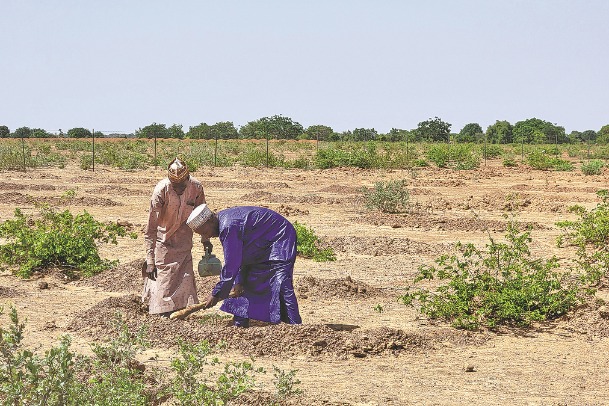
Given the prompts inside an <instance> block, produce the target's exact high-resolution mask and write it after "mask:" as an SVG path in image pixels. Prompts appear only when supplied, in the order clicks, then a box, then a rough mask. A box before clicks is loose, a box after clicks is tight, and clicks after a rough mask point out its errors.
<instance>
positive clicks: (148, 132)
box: [135, 123, 169, 139]
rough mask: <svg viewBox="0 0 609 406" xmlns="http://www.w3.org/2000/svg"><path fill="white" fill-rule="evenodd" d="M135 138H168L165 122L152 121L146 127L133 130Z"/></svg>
mask: <svg viewBox="0 0 609 406" xmlns="http://www.w3.org/2000/svg"><path fill="white" fill-rule="evenodd" d="M135 136H136V137H137V138H149V139H150V138H154V137H157V138H169V131H168V130H167V127H166V126H165V124H157V123H152V124H150V125H147V126H146V127H143V128H140V129H138V130H136V131H135Z"/></svg>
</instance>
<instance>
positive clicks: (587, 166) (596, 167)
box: [581, 159, 605, 175]
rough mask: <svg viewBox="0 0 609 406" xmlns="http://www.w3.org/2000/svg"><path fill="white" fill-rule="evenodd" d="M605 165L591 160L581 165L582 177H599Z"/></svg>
mask: <svg viewBox="0 0 609 406" xmlns="http://www.w3.org/2000/svg"><path fill="white" fill-rule="evenodd" d="M604 166H605V163H604V162H603V161H601V160H599V159H593V160H591V161H588V162H584V163H582V166H581V169H582V172H583V174H584V175H600V174H601V173H603V167H604Z"/></svg>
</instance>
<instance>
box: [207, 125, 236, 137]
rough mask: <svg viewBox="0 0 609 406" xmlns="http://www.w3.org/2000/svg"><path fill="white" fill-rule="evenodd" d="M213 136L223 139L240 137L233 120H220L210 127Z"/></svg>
mask: <svg viewBox="0 0 609 406" xmlns="http://www.w3.org/2000/svg"><path fill="white" fill-rule="evenodd" d="M210 131H211V134H212V137H213V138H216V137H217V138H219V139H222V140H230V139H236V138H238V137H239V132H238V131H237V128H235V125H234V124H233V122H232V121H220V122H217V123H216V124H214V125H212V126H211V127H210Z"/></svg>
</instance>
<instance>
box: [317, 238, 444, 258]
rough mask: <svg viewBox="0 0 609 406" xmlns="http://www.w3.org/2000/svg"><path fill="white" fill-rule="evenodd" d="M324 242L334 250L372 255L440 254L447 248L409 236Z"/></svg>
mask: <svg viewBox="0 0 609 406" xmlns="http://www.w3.org/2000/svg"><path fill="white" fill-rule="evenodd" d="M324 243H325V244H326V245H328V246H330V247H332V249H334V250H336V251H340V252H352V253H356V254H363V255H373V256H380V255H400V254H404V255H424V254H427V255H429V254H440V253H442V252H445V251H446V249H447V248H446V246H445V245H443V244H428V243H424V242H418V241H413V240H411V239H409V238H392V237H356V236H346V237H335V238H329V239H324Z"/></svg>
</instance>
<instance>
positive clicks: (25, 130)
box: [13, 127, 32, 138]
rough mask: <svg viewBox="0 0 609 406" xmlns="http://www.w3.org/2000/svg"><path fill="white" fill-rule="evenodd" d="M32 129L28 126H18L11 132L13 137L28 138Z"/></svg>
mask: <svg viewBox="0 0 609 406" xmlns="http://www.w3.org/2000/svg"><path fill="white" fill-rule="evenodd" d="M31 133H32V130H31V129H30V128H29V127H19V128H17V129H16V130H15V132H14V133H13V137H15V138H30V135H31Z"/></svg>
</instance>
